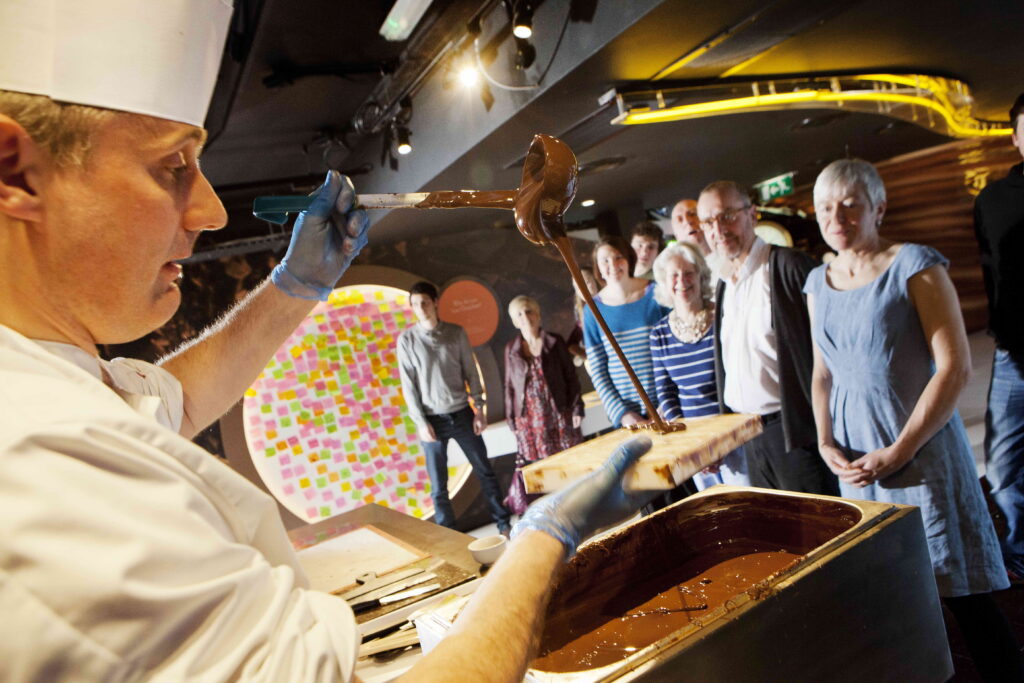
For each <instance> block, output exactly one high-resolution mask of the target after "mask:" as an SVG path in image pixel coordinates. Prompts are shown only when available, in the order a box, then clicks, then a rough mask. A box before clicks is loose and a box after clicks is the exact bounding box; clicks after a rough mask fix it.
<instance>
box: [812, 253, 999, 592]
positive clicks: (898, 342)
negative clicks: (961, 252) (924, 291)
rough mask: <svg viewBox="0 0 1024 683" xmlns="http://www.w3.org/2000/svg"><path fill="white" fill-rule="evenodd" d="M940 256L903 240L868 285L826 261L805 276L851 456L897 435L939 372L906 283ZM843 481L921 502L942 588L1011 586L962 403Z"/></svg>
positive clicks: (837, 433) (837, 421)
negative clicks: (880, 466)
mask: <svg viewBox="0 0 1024 683" xmlns="http://www.w3.org/2000/svg"><path fill="white" fill-rule="evenodd" d="M936 264H942V265H944V266H945V265H948V264H949V262H948V261H947V260H946V259H945V258H944V257H943V256H942V254H940V253H939V252H937V251H936V250H934V249H932V248H931V247H926V246H922V245H918V244H904V245H903V246H902V247H901V248H900V250H899V251H898V252H897V253H896V257H895V258H894V259H893V262H892V264H891V265H890V266H889V268H888V269H887V270H886V271H885V272H883V273H882V274H881V275H879V276H878V277H877V278H875V280H874V281H872V282H871V283H869V284H867V285H864V286H862V287H858V288H856V289H852V290H847V291H839V290H836V289H833V288H832V287H831V286H830V285H829V284H828V283H827V282H826V280H825V273H826V271H827V269H828V266H827V265H822V266H819V267H817V268H815V269H814V270H813V271H812V272H811V274H810V275H809V276H808V278H807V283H806V284H805V285H804V292H806V293H807V294H811V295H813V296H814V311H813V313H814V322H813V324H812V329H811V332H812V335H813V337H814V342H815V344H817V346H818V348H819V349H820V350H821V353H822V357H823V358H824V360H825V364H826V366H828V369H829V371H830V372H831V373H832V392H831V395H830V396H829V410H830V412H831V414H832V431H833V436H834V438H835V440H836V444H837V445H839V447H840V448H842V449H843V450H844V451H845V452H846V455H847V457H848V458H850V459H851V460H853V459H855V458H858V457H860V456H861V455H863V454H864V453H868V452H870V451H873V450H876V449H879V448H884V447H885V446H889V445H891V444H892V443H893V442H894V441H896V437H897V436H899V434H900V432H901V431H902V429H903V426H904V425H905V424H906V421H907V419H908V418H909V417H910V414H911V412H912V411H913V410H914V406H915V405H916V404H917V400H918V398H919V397H920V395H921V392H922V391H924V388H925V385H926V384H927V383H928V380H929V379H930V378H931V376H932V375H933V374H934V372H935V364H934V363H933V361H932V357H931V352H930V351H929V348H928V345H927V343H926V342H925V337H924V332H923V331H922V329H921V320H920V318H919V317H918V315H917V310H916V309H915V308H914V304H913V302H912V301H911V300H910V295H909V293H908V290H907V282H908V280H910V278H911V277H913V276H914V275H915V274H916V273H919V272H921V271H923V270H925V269H926V268H930V267H931V266H934V265H936ZM839 486H840V492H841V495H843V496H844V497H846V498H858V499H862V500H876V501H880V502H886V503H901V504H904V505H916V506H918V507H920V508H921V516H922V518H923V519H924V527H925V534H926V535H927V538H928V551H929V554H930V555H931V561H932V567H933V569H934V571H935V580H936V583H937V584H938V589H939V594H940V595H942V596H943V597H957V596H962V595H969V594H973V593H987V592H989V591H993V590H1000V589H1003V588H1007V587H1008V586H1009V582H1008V580H1007V576H1006V570H1005V568H1004V566H1003V561H1002V556H1001V554H1000V551H999V542H998V540H997V539H996V532H995V528H994V527H993V526H992V519H991V517H990V516H989V513H988V509H987V508H986V506H985V500H984V498H983V496H982V492H981V486H980V484H979V483H978V474H977V471H976V470H975V466H974V458H973V456H972V454H971V447H970V443H969V442H968V440H967V432H966V430H965V429H964V425H963V421H962V420H961V419H960V414H959V413H958V412H954V413H953V417H952V418H950V420H949V422H947V423H946V424H945V425H944V426H943V427H942V429H940V430H939V431H938V432H937V433H936V434H935V436H933V437H932V438H931V439H930V440H929V441H928V442H927V443H926V444H925V445H924V446H923V447H922V448H921V450H920V451H918V453H917V455H915V456H914V459H913V460H911V461H910V462H909V463H908V464H907V465H906V466H905V467H904V468H903V469H901V470H900V471H899V472H896V473H895V474H893V475H891V476H889V477H887V478H885V479H883V480H881V481H878V482H875V483H874V484H871V485H869V486H865V487H864V488H857V487H854V486H850V485H847V484H844V483H842V482H840V484H839Z"/></svg>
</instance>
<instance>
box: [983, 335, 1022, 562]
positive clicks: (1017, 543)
mask: <svg viewBox="0 0 1024 683" xmlns="http://www.w3.org/2000/svg"><path fill="white" fill-rule="evenodd" d="M985 478H986V479H988V483H989V484H990V485H991V486H992V498H993V499H994V500H995V502H996V505H998V506H999V509H1000V510H1002V512H1003V514H1004V515H1005V516H1006V522H1007V527H1008V529H1009V532H1008V533H1007V536H1006V538H1005V539H1003V541H1002V544H1003V558H1004V560H1005V561H1006V568H1007V569H1009V570H1010V571H1012V572H1014V573H1015V574H1017V575H1018V576H1024V358H1019V357H1018V358H1015V357H1014V356H1012V355H1011V354H1010V352H1009V351H1005V350H1003V349H1000V348H996V354H995V360H994V361H993V364H992V384H991V386H990V387H989V391H988V412H986V414H985Z"/></svg>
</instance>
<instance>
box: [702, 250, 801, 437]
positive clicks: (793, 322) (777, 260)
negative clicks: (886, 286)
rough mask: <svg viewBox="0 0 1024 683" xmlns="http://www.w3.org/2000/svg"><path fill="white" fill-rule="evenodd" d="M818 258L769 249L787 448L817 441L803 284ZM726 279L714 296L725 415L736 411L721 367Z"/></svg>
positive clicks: (717, 373)
mask: <svg viewBox="0 0 1024 683" xmlns="http://www.w3.org/2000/svg"><path fill="white" fill-rule="evenodd" d="M817 265H818V262H817V260H815V258H814V257H813V256H811V255H810V254H807V253H805V252H802V251H798V250H796V249H787V248H786V247H777V246H774V245H773V246H772V247H771V253H770V254H769V256H768V277H769V279H770V281H771V288H772V291H771V307H772V327H773V328H775V338H776V341H777V342H778V349H777V351H778V354H779V393H780V394H781V397H780V403H781V405H782V409H781V413H782V430H783V434H785V437H786V450H787V451H791V450H793V449H794V448H800V447H802V446H814V445H815V444H817V443H818V434H817V431H816V429H815V427H814V411H813V410H812V409H811V372H812V370H813V369H814V354H813V351H812V346H811V344H812V343H813V342H812V341H811V320H810V316H809V315H808V313H807V300H806V299H805V298H804V293H803V289H804V282H805V281H806V280H807V275H808V273H810V272H811V271H812V270H813V269H814V268H815V266H817ZM724 299H725V282H724V281H722V280H719V282H718V290H717V293H716V295H715V301H716V302H717V304H718V305H717V306H716V307H715V384H716V385H717V387H718V406H719V408H720V409H721V410H722V412H723V413H731V412H735V411H733V410H731V409H730V408H729V407H728V406H727V405H725V368H724V367H722V343H721V339H722V336H721V334H720V333H721V331H722V302H723V301H724Z"/></svg>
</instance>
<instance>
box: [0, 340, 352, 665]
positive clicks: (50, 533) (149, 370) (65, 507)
mask: <svg viewBox="0 0 1024 683" xmlns="http://www.w3.org/2000/svg"><path fill="white" fill-rule="evenodd" d="M61 347H63V348H61ZM54 351H56V352H57V353H56V354H55V353H54ZM104 367H105V369H106V370H107V373H108V375H109V376H110V377H111V378H112V379H113V381H114V382H115V383H116V384H118V385H119V388H118V390H117V392H116V393H115V391H114V390H112V389H111V388H109V387H108V386H106V385H105V384H104V383H103V381H102V379H101V377H102V373H101V371H100V370H99V364H98V362H97V361H95V360H94V359H91V357H90V356H89V355H88V354H85V353H84V352H81V351H79V350H76V349H74V348H73V347H69V346H66V345H52V344H47V343H37V342H33V341H31V340H29V339H26V338H25V337H23V336H21V335H19V334H17V333H16V332H14V331H12V330H11V329H9V328H7V327H4V326H2V325H0V615H2V617H0V680H3V681H21V680H47V681H50V680H59V679H76V680H97V681H99V680H102V681H122V680H136V679H140V678H147V679H155V680H176V681H177V680H186V679H192V680H200V679H201V680H204V681H207V680H224V679H230V678H242V679H245V680H267V681H333V680H348V679H349V678H351V675H352V671H353V668H354V665H355V660H356V655H357V650H358V646H359V638H358V632H357V629H356V625H355V620H354V617H353V615H352V611H351V610H350V609H349V607H348V605H347V604H346V603H345V601H343V600H341V599H339V598H336V597H334V596H331V595H327V594H325V593H319V592H316V591H311V590H308V589H307V586H308V582H307V579H306V576H305V573H304V572H303V571H302V568H301V567H300V565H299V564H298V561H297V559H296V557H295V553H294V550H293V549H292V547H291V544H290V543H289V541H288V537H287V536H286V534H285V531H284V527H283V526H282V524H281V519H280V517H279V515H278V512H277V507H276V505H275V503H274V501H273V500H272V499H271V498H270V497H269V496H267V495H266V494H264V493H263V492H261V491H260V490H259V489H257V488H256V487H255V486H253V485H252V484H251V483H249V482H248V481H247V480H246V479H245V478H243V477H242V476H240V475H239V474H237V473H235V472H234V471H233V470H232V469H231V468H229V467H228V466H227V465H225V464H224V463H222V462H221V461H219V460H218V459H217V458H216V457H214V456H212V455H210V454H209V453H207V452H206V451H204V450H202V449H201V448H199V447H198V446H196V445H195V444H193V443H192V442H190V441H188V440H187V439H185V438H183V437H181V436H179V435H178V434H177V433H176V432H174V431H172V429H176V428H177V426H178V425H180V422H181V416H182V408H181V386H180V384H178V383H177V380H175V379H174V378H173V376H171V375H170V374H169V373H167V372H166V371H164V370H162V369H160V368H157V367H156V366H153V365H150V364H148V363H141V362H140V361H122V362H114V363H110V364H107V363H104ZM136 392H138V393H142V394H144V396H138V395H136V396H134V397H133V396H132V394H136ZM119 394H121V395H119ZM153 397H157V398H158V399H159V400H158V401H157V402H154V401H153V400H152V399H153ZM129 404H131V405H129ZM132 405H133V406H135V408H133V407H131V406H132ZM157 420H159V421H160V422H162V423H163V424H159V423H158V421H157ZM168 427H170V428H171V429H168Z"/></svg>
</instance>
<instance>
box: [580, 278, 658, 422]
mask: <svg viewBox="0 0 1024 683" xmlns="http://www.w3.org/2000/svg"><path fill="white" fill-rule="evenodd" d="M595 303H597V308H598V310H599V311H601V315H602V316H604V319H605V322H607V323H608V327H609V329H611V331H612V334H613V335H614V336H615V341H617V342H618V343H619V346H621V347H622V352H623V353H624V354H625V355H626V358H627V359H628V360H629V364H630V365H631V366H633V371H634V372H636V376H637V378H639V380H640V384H641V385H642V386H643V388H644V390H645V391H646V392H647V394H648V395H649V396H650V397H651V400H652V401H654V400H655V399H654V368H653V366H652V365H651V344H650V334H651V328H652V327H653V326H654V325H655V324H656V323H657V322H658V320H660V319H661V317H662V316H663V315H665V313H666V311H667V309H665V308H663V307H662V306H660V305H658V303H657V302H656V301H655V300H654V283H653V282H652V283H651V284H650V286H648V288H647V291H646V292H645V293H644V296H643V298H641V299H639V300H637V301H633V302H631V303H628V304H622V305H620V306H609V305H607V304H604V303H601V302H600V301H597V300H596V298H595ZM583 343H584V345H585V346H586V347H587V364H588V365H589V366H590V379H591V380H592V381H593V382H594V388H595V389H597V394H598V396H600V397H601V402H602V403H603V404H604V411H605V413H607V414H608V419H609V420H610V421H611V422H612V424H614V425H615V426H616V427H619V426H621V421H622V416H623V415H625V414H626V413H627V412H630V411H632V412H635V413H638V414H640V415H645V416H646V415H647V410H646V409H645V408H644V405H643V403H642V402H641V401H640V395H639V394H638V393H637V391H636V389H635V388H634V387H633V383H632V382H630V381H629V375H628V374H627V373H626V369H625V368H624V367H623V366H622V363H620V362H619V358H618V356H616V355H615V350H614V349H613V348H612V346H611V344H610V343H609V342H608V340H607V339H605V337H604V333H603V332H602V331H601V327H600V326H599V325H598V324H597V320H596V319H595V318H594V315H593V313H591V312H590V309H589V308H588V309H586V310H585V311H584V313H583Z"/></svg>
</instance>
